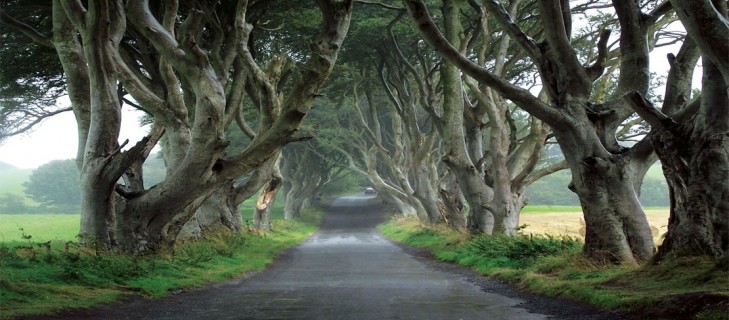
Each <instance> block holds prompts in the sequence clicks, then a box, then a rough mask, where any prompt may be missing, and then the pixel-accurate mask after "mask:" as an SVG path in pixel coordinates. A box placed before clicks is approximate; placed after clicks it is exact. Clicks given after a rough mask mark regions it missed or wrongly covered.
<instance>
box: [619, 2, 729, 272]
mask: <svg viewBox="0 0 729 320" xmlns="http://www.w3.org/2000/svg"><path fill="white" fill-rule="evenodd" d="M670 4H671V5H672V6H673V9H674V11H675V12H676V14H677V15H678V17H679V18H680V19H681V22H682V23H683V25H684V26H685V28H686V30H687V32H688V38H687V40H686V41H685V42H684V43H683V46H682V47H681V50H679V51H678V52H677V53H676V54H670V55H669V57H668V59H669V61H670V63H671V72H670V74H669V78H668V81H667V82H666V99H665V100H664V103H663V105H662V108H661V109H660V110H658V109H656V108H655V107H654V106H653V104H652V103H651V102H650V101H648V100H647V99H645V98H644V97H643V96H642V95H641V94H640V92H633V93H629V94H627V95H626V100H627V101H629V102H630V103H631V105H632V107H633V108H634V109H635V111H636V112H637V113H638V114H640V116H641V117H642V118H644V119H645V120H646V121H648V123H650V125H651V127H652V131H651V134H650V137H651V139H652V140H651V142H652V144H653V146H654V147H655V150H656V153H657V154H658V157H659V158H660V159H661V164H662V166H663V172H664V174H665V176H666V180H667V182H668V186H669V189H670V200H671V201H670V202H671V209H670V218H669V222H668V233H667V234H666V238H665V240H664V242H663V244H662V245H661V247H660V248H659V252H658V260H660V259H662V258H664V257H665V256H667V255H670V254H673V255H708V256H711V257H713V258H715V259H716V260H717V261H718V262H720V264H721V266H722V268H724V269H727V268H729V221H728V220H727V212H729V139H728V137H729V135H727V133H729V116H727V115H729V91H728V88H729V86H728V84H729V61H728V59H727V57H729V25H728V24H727V17H728V12H727V3H726V2H725V1H708V0H707V1H680V0H672V1H671V2H670ZM699 56H700V57H701V61H702V66H703V77H702V86H701V95H700V96H698V97H691V75H692V73H693V70H694V68H695V66H696V62H697V60H698V58H699Z"/></svg>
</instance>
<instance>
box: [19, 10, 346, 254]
mask: <svg viewBox="0 0 729 320" xmlns="http://www.w3.org/2000/svg"><path fill="white" fill-rule="evenodd" d="M277 4H278V3H277ZM277 4H276V5H277ZM270 6H272V4H271V3H270V2H266V1H250V2H249V1H244V0H241V1H232V0H231V1H221V2H214V3H208V2H204V1H195V2H181V1H180V2H178V1H167V2H165V3H161V2H154V3H150V2H148V1H131V2H126V4H124V3H123V2H122V1H119V0H109V1H91V2H89V3H88V6H83V4H82V3H81V2H68V1H53V8H52V9H53V11H52V12H53V19H52V21H53V32H52V36H51V37H45V38H43V39H45V40H46V41H49V42H50V43H52V44H53V46H54V48H55V49H56V53H57V54H58V56H59V58H60V60H61V62H62V65H63V67H64V73H65V75H66V79H67V82H66V85H67V88H68V94H69V97H70V98H71V101H72V105H73V108H74V112H75V114H76V115H77V121H78V127H79V136H80V140H83V142H84V143H82V144H81V145H80V146H79V148H80V149H79V150H80V152H79V154H80V155H82V156H81V157H80V158H79V162H80V163H81V164H82V166H81V168H82V170H81V194H82V212H81V213H82V222H81V233H82V234H84V235H85V236H86V237H87V238H90V239H94V241H95V242H96V243H99V244H103V245H107V246H110V245H113V244H116V245H119V246H120V247H121V248H122V249H124V250H127V251H139V250H146V249H150V248H151V249H154V248H156V247H158V246H160V245H163V244H164V243H166V242H173V241H174V240H175V239H176V237H177V235H178V234H179V233H180V231H181V230H182V227H183V226H184V225H185V224H186V223H187V221H188V220H189V219H190V217H191V216H193V214H195V212H196V211H197V210H198V208H200V207H201V206H202V204H203V203H205V201H206V200H207V199H208V198H210V197H211V195H213V194H214V193H216V192H220V193H222V194H225V192H227V190H230V187H231V183H233V182H234V181H235V180H236V179H237V178H239V177H242V176H244V175H246V174H248V173H250V172H252V171H253V170H254V169H255V168H258V167H260V166H261V165H262V164H264V163H266V162H267V161H270V160H271V159H274V158H275V157H277V155H278V153H279V151H280V150H281V148H282V147H283V146H284V145H285V144H287V143H288V142H291V141H296V140H299V139H301V138H300V137H295V136H294V134H295V132H296V130H297V127H298V125H299V123H300V122H301V120H302V119H303V118H304V116H305V115H306V113H307V112H308V111H309V109H310V108H311V105H312V103H313V101H314V99H315V97H317V96H318V92H319V89H320V87H321V86H322V84H323V83H324V81H325V80H326V78H327V76H328V75H329V73H330V71H331V69H332V67H333V65H334V63H335V61H336V57H337V54H338V52H339V49H340V48H341V43H342V41H343V39H344V36H345V35H346V33H347V29H348V25H349V17H350V14H351V6H352V1H334V0H321V1H318V11H316V12H319V13H320V15H321V19H320V20H318V21H320V29H319V31H318V32H317V33H316V34H315V35H314V37H313V38H312V39H311V41H310V42H309V46H308V48H307V49H306V50H305V51H303V55H301V56H299V57H298V58H299V60H298V61H297V62H298V65H297V67H296V68H295V70H294V71H292V73H291V74H292V77H291V79H292V81H291V83H289V84H288V85H287V86H286V87H285V88H284V87H283V86H279V84H282V83H283V82H281V81H279V80H281V79H274V78H273V77H277V76H279V75H281V74H280V73H276V72H269V73H266V72H265V69H264V68H262V67H260V65H259V62H258V61H256V58H255V57H254V54H253V48H252V47H250V46H249V45H248V44H249V40H251V39H252V38H251V34H252V33H251V32H252V30H254V28H255V27H256V26H257V25H256V23H258V21H260V20H257V19H260V18H262V17H265V14H266V10H265V9H268V8H270ZM256 8H258V9H262V10H258V11H257V10H255V9H256ZM249 9H251V10H250V11H249ZM255 14H262V15H263V16H259V17H258V18H254V17H253V16H255ZM127 22H129V24H128V25H127ZM261 23H265V21H263V22H261ZM29 28H30V27H28V26H27V25H26V26H23V27H21V28H20V29H21V30H29ZM274 60H275V59H273V58H271V60H270V61H269V62H270V66H275V62H274ZM284 89H287V92H288V94H287V95H285V98H284V99H279V98H280V96H281V92H283V91H284ZM125 94H128V95H129V96H130V97H132V98H134V100H133V101H131V100H128V99H126V98H125ZM245 97H249V98H250V99H251V100H252V101H253V104H254V105H255V106H256V107H258V108H259V114H260V115H261V117H265V118H266V119H265V120H261V121H260V122H259V123H260V124H261V125H260V127H259V128H258V129H259V131H258V132H257V134H256V136H255V137H254V138H252V140H251V142H250V144H248V145H247V146H246V147H244V148H242V150H241V151H239V152H237V153H235V154H228V155H224V153H225V150H226V148H227V147H228V145H229V143H228V142H227V140H226V139H225V131H226V128H227V127H228V125H230V124H231V123H232V122H233V120H234V119H235V118H236V116H237V115H238V114H239V112H240V110H241V107H242V102H243V101H244V98H245ZM125 99H126V100H125ZM122 101H125V102H126V103H130V102H132V103H134V104H135V105H136V106H138V107H139V108H141V109H143V110H145V111H146V112H147V113H149V114H150V115H151V116H152V118H153V119H154V123H155V125H154V127H153V130H152V132H151V133H150V136H148V137H147V138H145V139H143V140H142V141H139V142H138V143H136V144H135V145H134V146H132V148H130V149H129V150H126V151H122V149H121V146H120V145H119V144H118V143H117V139H118V132H119V124H120V121H121V119H120V117H119V116H120V113H119V108H120V106H121V103H122ZM163 136H164V143H165V145H166V148H164V149H163V150H164V152H165V154H164V159H165V164H166V168H167V175H166V178H165V180H164V181H162V182H160V183H159V184H157V185H156V186H154V187H152V188H149V189H144V187H143V184H142V183H138V182H137V183H130V184H128V185H126V186H125V187H120V186H118V185H117V181H118V180H119V178H120V177H122V176H124V175H127V170H128V168H130V167H131V166H132V164H134V163H135V162H139V161H143V159H144V158H146V156H147V155H148V153H149V150H150V149H151V147H152V146H153V145H154V144H156V142H157V141H158V140H159V139H160V138H162V137H163ZM138 177H139V175H135V176H133V177H131V178H138ZM130 181H131V179H130ZM132 186H137V187H132ZM137 188H138V189H137ZM236 214H237V213H236Z"/></svg>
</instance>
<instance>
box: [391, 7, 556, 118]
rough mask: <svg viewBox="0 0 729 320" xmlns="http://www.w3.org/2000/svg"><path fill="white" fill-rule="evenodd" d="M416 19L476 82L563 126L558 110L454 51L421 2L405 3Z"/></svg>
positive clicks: (436, 46)
mask: <svg viewBox="0 0 729 320" xmlns="http://www.w3.org/2000/svg"><path fill="white" fill-rule="evenodd" d="M403 2H404V3H405V4H406V6H407V7H408V11H409V12H410V14H411V16H412V17H413V19H414V20H415V23H416V25H417V26H418V29H419V30H420V33H421V34H422V36H423V38H424V39H425V40H426V41H427V42H428V44H430V46H431V47H432V48H434V49H436V50H437V51H438V52H439V53H440V54H442V55H443V56H444V57H445V58H447V59H448V60H449V61H450V62H451V63H453V64H455V65H456V66H457V67H458V68H460V69H461V71H463V72H464V73H466V74H468V75H469V76H471V77H473V78H474V79H476V80H477V81H479V82H481V83H483V84H485V85H487V86H490V87H492V88H494V89H495V90H497V91H498V92H499V93H500V94H501V95H502V96H503V97H504V98H506V99H509V100H511V101H513V102H514V103H516V104H517V105H519V107H521V108H522V109H524V110H526V111H527V112H529V113H530V114H532V115H534V116H536V117H538V118H540V119H542V120H543V121H545V122H547V123H548V124H550V125H556V124H558V123H561V121H562V119H563V118H562V116H561V114H560V113H559V111H557V110H556V109H554V108H552V107H551V106H549V105H547V104H546V103H544V102H542V101H541V100H539V99H538V98H536V97H534V96H533V95H532V94H531V93H530V92H529V91H528V90H525V89H522V88H519V87H517V86H515V85H512V84H511V83H509V82H508V81H506V80H504V79H502V78H500V77H497V76H495V75H494V74H492V73H491V72H489V71H488V70H486V69H484V68H482V67H481V66H479V65H477V64H475V63H473V62H472V61H470V60H468V59H467V58H466V57H464V56H463V55H461V54H460V52H459V51H458V50H457V49H456V48H454V47H453V46H452V45H451V44H450V43H449V42H448V40H447V39H446V38H445V37H444V36H443V34H442V33H441V32H440V30H438V27H436V26H435V23H434V22H433V20H432V19H431V18H430V14H429V13H428V10H427V8H426V7H425V4H424V3H423V1H422V0H403Z"/></svg>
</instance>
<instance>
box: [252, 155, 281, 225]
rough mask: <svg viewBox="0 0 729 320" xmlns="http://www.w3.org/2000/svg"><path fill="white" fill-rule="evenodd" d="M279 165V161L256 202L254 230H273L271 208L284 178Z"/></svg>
mask: <svg viewBox="0 0 729 320" xmlns="http://www.w3.org/2000/svg"><path fill="white" fill-rule="evenodd" d="M278 164H279V161H278V160H277V161H276V164H275V165H274V167H273V171H272V172H271V175H270V180H268V182H266V184H265V185H264V186H263V188H262V189H261V193H260V194H259V195H258V199H257V200H256V208H255V210H254V211H253V228H254V229H256V230H261V229H262V230H266V231H270V230H271V208H272V207H273V203H274V202H275V201H276V196H277V195H278V192H279V190H281V186H282V185H283V177H282V176H281V170H280V169H279V167H278Z"/></svg>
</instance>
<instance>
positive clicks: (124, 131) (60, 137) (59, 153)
mask: <svg viewBox="0 0 729 320" xmlns="http://www.w3.org/2000/svg"><path fill="white" fill-rule="evenodd" d="M142 114H143V112H141V111H139V110H134V109H131V108H130V107H124V108H123V110H122V128H121V133H120V134H119V140H120V141H119V142H120V143H122V142H123V141H124V140H125V139H129V144H127V146H133V145H134V144H135V143H136V142H137V141H139V140H140V139H141V138H142V137H144V136H145V135H146V133H147V131H148V130H149V128H147V127H140V126H139V120H138V119H139V117H140V116H141V115H142ZM77 139H78V135H77V133H76V119H75V118H74V117H73V114H72V113H71V112H64V113H62V114H59V115H57V116H54V117H51V118H49V119H46V120H44V121H43V122H41V123H40V124H39V125H37V126H36V128H35V129H33V131H32V132H30V133H28V134H23V135H20V136H16V137H11V138H9V139H7V141H5V142H3V143H2V144H0V161H2V162H6V163H9V164H11V165H13V166H15V167H17V168H21V169H33V168H37V167H38V166H40V165H42V164H44V163H47V162H49V161H52V160H62V159H74V158H75V157H76V148H77V146H78V141H77Z"/></svg>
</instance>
